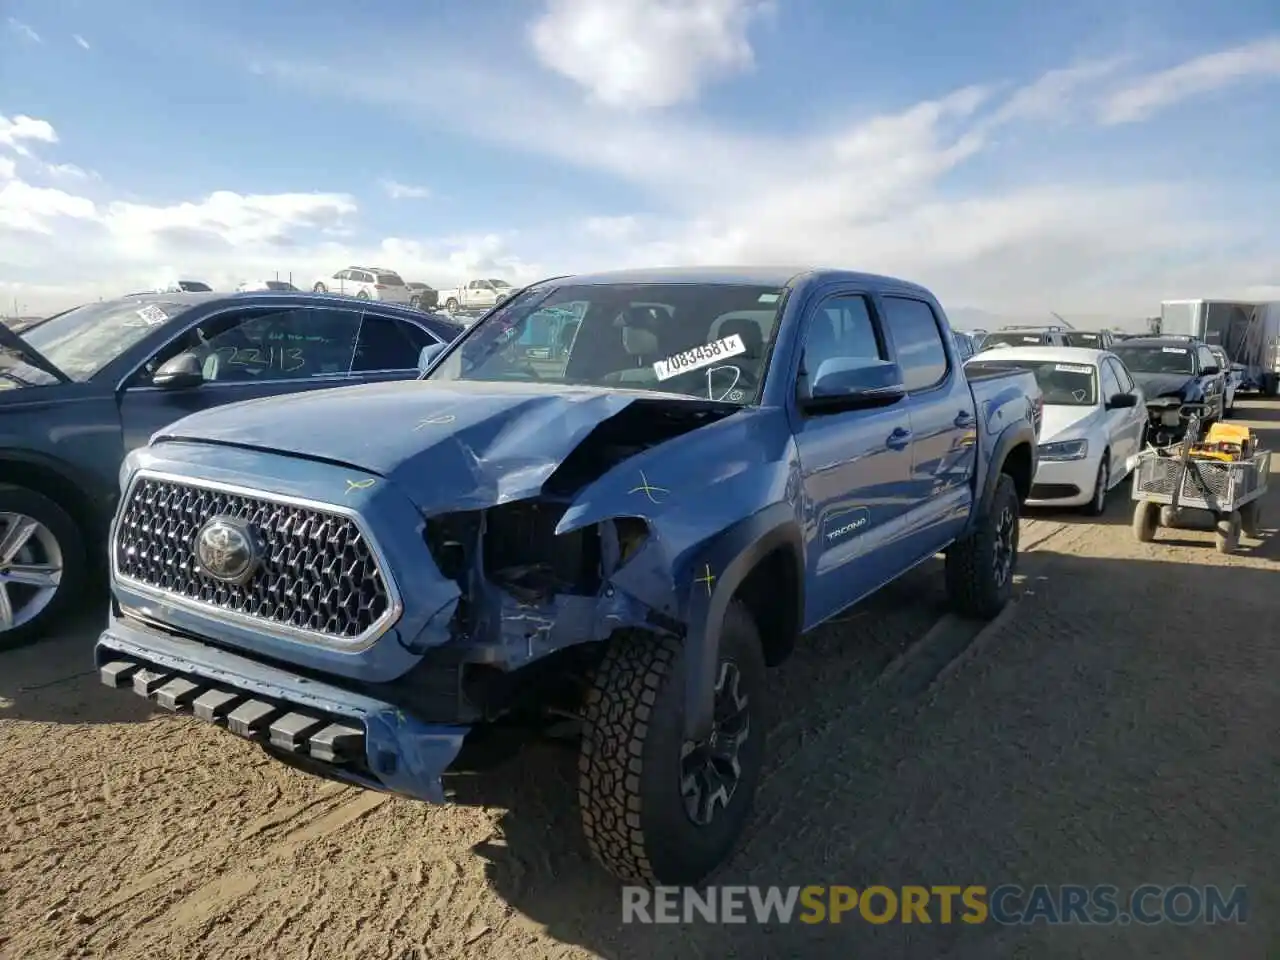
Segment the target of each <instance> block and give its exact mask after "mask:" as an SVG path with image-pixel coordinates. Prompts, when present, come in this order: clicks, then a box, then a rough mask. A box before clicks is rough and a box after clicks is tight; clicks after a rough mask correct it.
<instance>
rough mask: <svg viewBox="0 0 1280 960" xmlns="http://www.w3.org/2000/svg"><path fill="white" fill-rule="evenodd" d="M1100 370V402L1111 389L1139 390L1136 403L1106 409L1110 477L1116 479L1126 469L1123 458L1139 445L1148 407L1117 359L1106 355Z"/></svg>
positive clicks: (1140, 446)
mask: <svg viewBox="0 0 1280 960" xmlns="http://www.w3.org/2000/svg"><path fill="white" fill-rule="evenodd" d="M1099 373H1100V383H1101V384H1102V387H1101V389H1102V402H1103V403H1106V402H1107V401H1108V400H1110V399H1111V396H1112V394H1113V393H1120V394H1126V393H1137V394H1139V396H1138V403H1137V405H1136V406H1133V407H1119V408H1117V409H1115V410H1108V411H1107V418H1108V419H1107V430H1108V432H1109V434H1110V437H1111V464H1110V469H1111V479H1112V480H1113V481H1116V482H1119V480H1120V478H1121V477H1122V476H1124V473H1125V466H1124V464H1125V461H1126V460H1128V459H1129V457H1130V456H1132V455H1133V454H1135V453H1138V452H1139V450H1141V448H1142V430H1143V427H1145V426H1146V424H1147V408H1146V407H1145V406H1143V404H1142V397H1141V391H1140V390H1139V389H1138V386H1137V384H1135V383H1134V382H1133V379H1132V378H1131V377H1130V376H1129V373H1128V371H1126V370H1125V368H1124V365H1123V364H1121V363H1120V361H1119V360H1116V359H1114V358H1111V357H1107V358H1106V359H1104V360H1103V361H1102V364H1101V370H1100V371H1099Z"/></svg>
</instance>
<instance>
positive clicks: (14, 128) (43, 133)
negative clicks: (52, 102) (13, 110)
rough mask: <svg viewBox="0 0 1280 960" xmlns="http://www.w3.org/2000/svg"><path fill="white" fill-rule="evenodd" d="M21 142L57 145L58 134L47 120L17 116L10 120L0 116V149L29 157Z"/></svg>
mask: <svg viewBox="0 0 1280 960" xmlns="http://www.w3.org/2000/svg"><path fill="white" fill-rule="evenodd" d="M23 141H29V142H35V143H57V142H58V134H57V132H56V131H55V130H54V129H53V125H52V124H51V123H49V121H47V120H37V119H35V118H34V117H27V116H23V115H22V114H18V115H17V116H16V117H14V118H13V119H12V120H10V119H9V118H8V117H5V116H0V147H8V148H9V149H10V150H12V151H14V152H15V153H18V154H21V155H22V156H24V157H25V156H29V155H30V152H31V151H30V150H29V149H28V147H27V145H26V143H24V142H23Z"/></svg>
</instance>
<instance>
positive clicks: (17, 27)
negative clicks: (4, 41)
mask: <svg viewBox="0 0 1280 960" xmlns="http://www.w3.org/2000/svg"><path fill="white" fill-rule="evenodd" d="M8 22H9V29H10V30H12V31H13V32H14V33H16V34H18V35H19V36H20V37H22V38H23V39H24V40H29V41H30V42H31V43H43V42H44V41H43V40H41V39H40V34H38V33H36V32H35V31H34V30H32V29H31V27H29V26H28V25H27V24H25V23H23V22H22V21H21V20H19V19H18V18H17V17H10V18H9V21H8Z"/></svg>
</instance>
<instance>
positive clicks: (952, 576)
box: [945, 472, 1019, 620]
mask: <svg viewBox="0 0 1280 960" xmlns="http://www.w3.org/2000/svg"><path fill="white" fill-rule="evenodd" d="M1005 499H1008V500H1010V501H1012V503H1013V507H1014V518H1015V521H1014V522H1015V523H1016V522H1017V517H1018V513H1019V511H1018V490H1017V487H1015V486H1014V483H1013V477H1011V476H1009V474H1007V473H1004V472H1001V474H1000V476H999V477H998V478H997V480H996V489H995V493H994V494H993V495H992V497H991V506H990V508H989V509H988V510H987V512H986V513H985V514H984V515H983V516H982V517H981V518H980V519H979V521H978V523H979V526H978V529H976V530H975V531H973V533H971V534H970V535H969V536H967V537H965V539H963V540H961V541H958V542H956V543H954V544H952V545H951V547H950V548H949V549H948V550H947V555H946V568H945V569H946V574H945V576H946V581H947V599H948V600H950V602H951V606H952V607H953V608H955V611H956V612H957V613H959V614H960V615H961V616H964V617H973V618H975V619H978V620H990V619H992V618H994V617H995V616H996V615H997V614H999V613H1000V611H1001V610H1003V609H1004V607H1005V604H1007V603H1008V602H1009V597H1010V595H1011V592H1012V591H1011V589H1010V588H1009V586H1008V585H1006V586H1005V588H1003V589H1002V590H1000V591H999V594H996V593H995V592H994V591H993V589H992V586H991V567H992V556H991V551H992V547H993V541H994V537H993V535H992V533H993V532H992V530H991V524H992V523H993V521H994V518H995V517H996V516H998V515H999V513H1000V507H1001V503H1002V502H1003V501H1004V500H1005ZM1017 561H1018V558H1017V553H1016V551H1015V553H1014V570H1016V569H1017ZM1014 570H1010V571H1009V580H1010V584H1011V583H1012V581H1013V573H1014Z"/></svg>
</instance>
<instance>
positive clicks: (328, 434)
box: [153, 380, 740, 512]
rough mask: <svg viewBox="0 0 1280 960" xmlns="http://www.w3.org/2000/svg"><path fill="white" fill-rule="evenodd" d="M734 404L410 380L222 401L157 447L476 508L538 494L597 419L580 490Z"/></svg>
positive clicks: (173, 427)
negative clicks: (254, 456) (295, 462)
mask: <svg viewBox="0 0 1280 960" xmlns="http://www.w3.org/2000/svg"><path fill="white" fill-rule="evenodd" d="M739 409H740V408H739V407H737V406H736V405H732V404H725V403H716V402H713V401H709V400H699V399H696V398H693V397H680V396H676V395H672V394H658V393H653V392H650V391H624V390H605V389H599V388H591V387H565V386H559V385H556V386H551V385H547V386H543V385H539V384H502V383H468V382H449V383H429V382H424V381H417V380H410V381H399V382H391V383H377V384H369V385H365V386H355V387H339V388H337V389H334V390H322V391H316V392H310V393H299V394H292V395H286V396H282V397H270V398H264V399H261V400H249V401H246V402H244V403H235V404H228V405H226V406H221V407H215V408H213V409H210V410H205V411H202V412H200V413H196V414H192V415H191V416H188V417H184V418H183V419H181V420H179V421H177V422H176V423H173V424H170V425H169V426H168V427H165V428H164V429H163V430H161V431H159V432H158V433H157V434H156V436H155V437H154V438H153V442H160V441H163V440H181V441H191V442H202V443H218V444H226V445H229V446H236V447H244V448H248V449H253V450H264V451H267V452H272V453H283V454H287V455H291V456H297V457H304V458H308V459H313V460H319V461H323V462H327V463H334V464H338V465H341V466H347V467H352V468H355V469H359V470H362V471H366V472H368V473H373V474H376V475H378V476H382V477H385V478H387V479H388V480H391V481H393V482H395V483H396V485H397V486H399V487H400V488H401V489H402V490H403V491H404V492H405V493H406V494H408V496H409V497H410V498H411V499H413V500H414V502H415V503H416V504H417V505H418V506H419V507H420V508H421V509H423V510H424V511H427V512H434V511H437V510H443V509H448V510H477V509H482V508H485V507H491V506H495V505H497V504H500V503H506V502H508V501H511V500H520V499H523V498H525V497H531V496H536V495H537V494H538V493H539V492H541V490H542V487H543V485H544V484H545V483H546V482H547V481H548V480H549V479H550V478H551V476H552V474H554V473H555V472H556V471H557V469H558V468H559V467H560V466H561V465H562V464H564V463H565V461H566V460H568V459H569V457H570V454H572V453H573V452H574V451H575V450H576V449H577V448H578V447H579V446H580V445H582V444H583V441H584V440H586V439H587V437H588V435H590V434H592V432H593V431H595V430H596V428H597V427H600V426H601V425H602V424H605V423H608V424H609V429H607V430H606V431H603V433H604V434H606V436H601V435H599V434H598V435H597V438H598V439H599V441H600V442H599V443H598V444H597V445H595V446H594V447H593V449H592V450H591V451H589V453H588V454H585V455H583V456H579V457H576V458H574V460H573V463H572V470H571V472H572V473H573V474H574V477H575V479H576V480H577V484H578V485H581V484H584V483H589V482H590V481H592V480H594V479H595V478H596V477H598V476H600V475H601V474H602V473H603V472H605V471H606V470H608V469H609V468H611V467H612V466H614V465H615V464H616V463H618V462H619V461H620V460H621V459H625V458H626V457H627V456H630V455H633V454H634V453H639V452H641V451H643V450H645V449H647V448H649V447H652V446H656V445H658V444H660V443H663V442H665V441H666V440H670V439H673V438H675V437H677V436H680V435H682V434H684V433H688V432H690V431H691V430H696V429H698V428H699V427H702V426H706V425H708V424H710V423H714V422H716V421H718V420H722V419H724V418H725V417H727V416H730V415H731V414H733V413H736V412H738V411H739ZM565 479H566V480H567V479H568V478H567V477H566V478H565Z"/></svg>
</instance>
